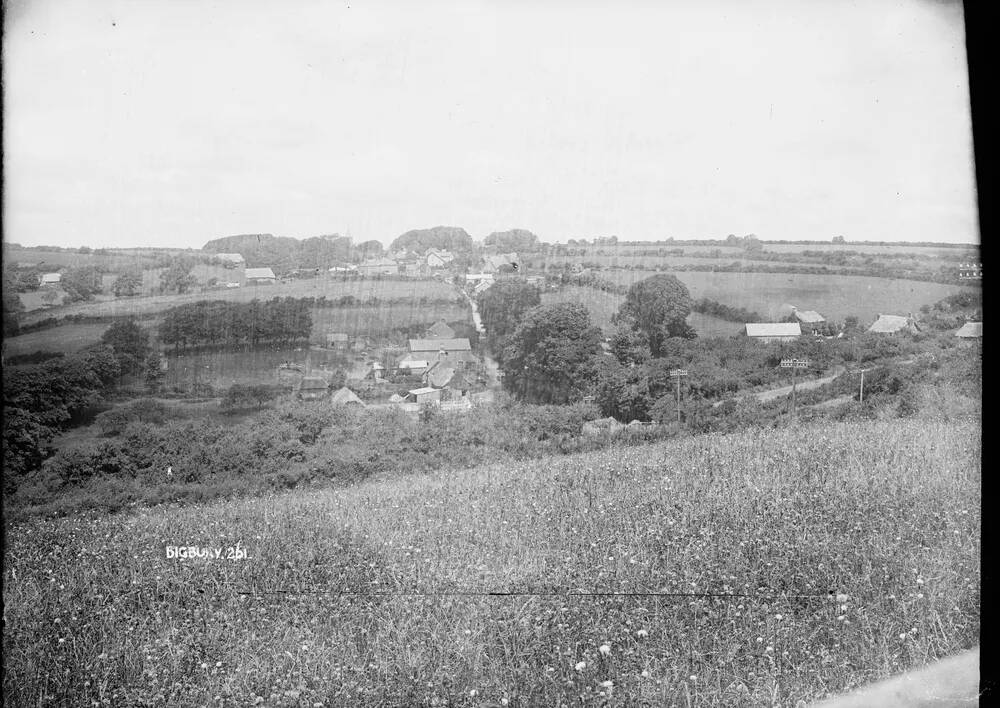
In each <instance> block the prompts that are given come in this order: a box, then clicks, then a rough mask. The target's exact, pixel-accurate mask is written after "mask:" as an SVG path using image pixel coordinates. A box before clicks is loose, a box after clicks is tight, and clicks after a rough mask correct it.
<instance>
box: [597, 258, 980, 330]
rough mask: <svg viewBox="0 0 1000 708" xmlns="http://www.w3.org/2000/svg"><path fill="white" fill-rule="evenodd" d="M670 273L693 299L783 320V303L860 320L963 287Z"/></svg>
mask: <svg viewBox="0 0 1000 708" xmlns="http://www.w3.org/2000/svg"><path fill="white" fill-rule="evenodd" d="M655 274H656V273H655V272H653V271H639V270H608V271H600V272H599V273H598V275H599V276H600V277H601V278H604V279H605V280H610V281H612V282H615V283H620V284H624V285H631V284H632V283H634V282H636V281H639V280H643V279H644V278H648V277H650V276H652V275H655ZM674 275H676V276H677V278H678V279H679V280H680V281H681V282H682V283H684V284H685V285H686V286H687V287H688V289H689V290H690V291H691V295H692V297H694V298H702V297H707V298H711V299H712V300H716V301H718V302H721V303H722V304H724V305H729V306H731V307H744V308H746V309H748V310H756V311H757V312H759V313H760V314H762V315H764V316H765V317H767V318H772V319H783V318H784V317H785V316H787V313H788V310H787V306H788V305H795V306H796V307H798V308H799V309H802V310H817V311H819V312H821V313H822V314H823V315H825V316H826V317H827V318H828V319H834V320H842V319H843V318H844V317H846V316H848V315H856V316H857V317H859V318H860V319H861V321H862V322H871V321H874V319H875V318H876V316H877V315H878V314H879V313H882V314H901V315H905V314H907V313H908V312H913V313H916V312H918V311H919V309H920V306H921V305H924V304H928V305H929V304H933V303H935V302H937V301H938V300H941V299H942V298H944V297H947V296H948V295H951V294H953V293H957V292H962V291H963V290H964V289H965V288H964V287H963V286H960V285H944V284H941V283H928V282H921V281H915V280H897V279H891V278H871V277H867V276H860V275H809V274H805V273H685V272H681V273H674ZM603 294H604V293H602V295H603ZM609 297H610V296H609ZM783 306H784V307H783Z"/></svg>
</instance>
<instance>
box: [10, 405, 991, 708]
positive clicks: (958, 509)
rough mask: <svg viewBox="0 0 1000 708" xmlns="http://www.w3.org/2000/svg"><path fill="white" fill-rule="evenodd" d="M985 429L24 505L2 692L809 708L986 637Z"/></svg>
mask: <svg viewBox="0 0 1000 708" xmlns="http://www.w3.org/2000/svg"><path fill="white" fill-rule="evenodd" d="M979 432H980V428H979V426H978V425H974V424H973V425H954V424H952V425H945V424H933V423H930V424H929V423H927V422H919V423H915V422H900V421H892V422H875V423H864V424H860V423H859V424H838V425H833V426H830V425H826V424H825V425H823V426H819V427H815V428H810V427H802V428H799V429H787V430H780V431H769V432H767V433H763V434H762V433H761V432H760V431H755V432H748V433H745V434H738V435H733V436H718V435H711V436H702V437H697V438H690V439H687V440H683V441H680V442H676V443H671V444H668V443H664V444H657V445H650V446H646V447H632V448H621V449H615V450H611V451H608V452H604V453H597V454H590V455H579V456H570V457H565V458H558V459H546V460H541V461H535V462H531V463H509V462H498V463H497V464H496V465H495V466H491V467H485V468H477V469H473V470H468V471H462V472H449V473H438V474H429V475H420V476H415V475H412V474H411V473H409V472H408V471H407V470H399V471H398V472H397V473H394V478H386V479H384V480H381V481H377V482H371V483H366V484H363V485H360V486H356V487H351V488H345V489H343V490H339V491H337V490H333V491H322V492H318V491H315V492H308V491H300V492H294V493H288V494H285V495H278V496H271V497H266V498H260V499H254V500H244V501H233V502H227V503H218V504H211V505H205V506H194V507H182V508H161V509H154V510H147V511H140V512H136V513H135V514H134V515H121V516H115V517H95V518H83V517H74V518H67V519H61V520H55V521H33V522H30V523H26V524H23V525H12V526H10V527H9V529H8V534H7V541H8V547H7V555H6V557H5V566H4V603H5V613H6V617H5V619H6V626H5V633H4V638H3V649H4V662H5V673H4V692H5V698H6V699H7V701H8V703H9V704H10V705H28V704H31V705H35V704H72V705H80V704H86V705H89V704H91V702H93V701H105V702H106V703H109V704H111V705H141V704H146V703H168V704H171V705H208V704H220V705H255V704H266V705H269V706H281V705H288V706H291V705H315V704H317V703H318V704H321V705H323V706H327V707H329V706H355V705H458V706H496V705H500V704H505V705H506V704H509V705H511V706H536V705H551V706H555V705H593V706H598V705H601V706H603V705H621V706H625V705H630V706H631V705H651V706H652V705H657V706H659V705H682V706H688V705H690V706H707V705H733V706H747V705H769V706H770V705H776V706H794V705H796V703H797V702H798V701H800V700H802V701H810V700H814V699H818V698H821V697H823V696H825V695H827V694H829V693H839V692H842V691H845V690H847V689H850V688H852V687H855V686H859V685H863V684H866V683H868V682H870V681H873V680H877V679H881V678H885V677H887V676H889V675H891V674H894V673H896V672H898V671H900V670H903V669H908V668H911V667H914V666H917V665H922V664H925V663H927V662H930V661H933V660H934V659H937V658H940V657H944V656H948V655H950V654H953V653H956V652H958V651H960V650H962V649H966V648H968V647H971V646H973V645H974V644H976V643H977V641H978V633H979V600H980V566H979V552H980V536H979V528H980V506H981V495H980V482H981V469H980V461H979V457H978V454H979V449H980V443H981V440H980V435H979ZM395 475H398V476H395ZM173 546H194V547H206V548H219V549H220V552H221V557H220V558H217V559H208V558H199V559H178V558H168V557H167V548H168V547H173ZM237 546H239V548H241V549H244V550H245V552H246V554H247V557H246V558H241V559H237V558H235V557H232V558H229V557H227V556H230V555H232V556H235V555H236V553H235V551H228V550H227V549H235V548H236V547H237ZM830 592H832V593H834V595H833V596H830V595H829V594H828V593H830ZM837 594H840V597H839V598H838V597H837Z"/></svg>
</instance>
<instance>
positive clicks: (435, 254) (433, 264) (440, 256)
mask: <svg viewBox="0 0 1000 708" xmlns="http://www.w3.org/2000/svg"><path fill="white" fill-rule="evenodd" d="M426 258H427V266H428V267H429V268H444V267H445V266H446V265H448V264H449V263H451V262H452V261H453V260H455V254H453V253H452V252H451V251H440V250H438V249H436V248H428V249H427V254H426Z"/></svg>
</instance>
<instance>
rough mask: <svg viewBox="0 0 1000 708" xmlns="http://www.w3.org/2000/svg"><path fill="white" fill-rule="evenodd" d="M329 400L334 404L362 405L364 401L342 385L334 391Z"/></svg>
mask: <svg viewBox="0 0 1000 708" xmlns="http://www.w3.org/2000/svg"><path fill="white" fill-rule="evenodd" d="M330 402H331V403H332V404H333V405H335V406H364V405H365V402H364V401H362V400H361V399H360V398H358V395H357V394H356V393H354V391H352V390H351V389H349V388H347V386H344V387H342V388H339V389H337V390H336V391H334V393H333V396H332V397H331V399H330Z"/></svg>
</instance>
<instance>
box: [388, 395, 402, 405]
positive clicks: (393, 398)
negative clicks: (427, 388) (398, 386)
mask: <svg viewBox="0 0 1000 708" xmlns="http://www.w3.org/2000/svg"><path fill="white" fill-rule="evenodd" d="M405 402H406V396H400V395H399V394H398V393H394V394H392V395H391V396H389V403H405Z"/></svg>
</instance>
